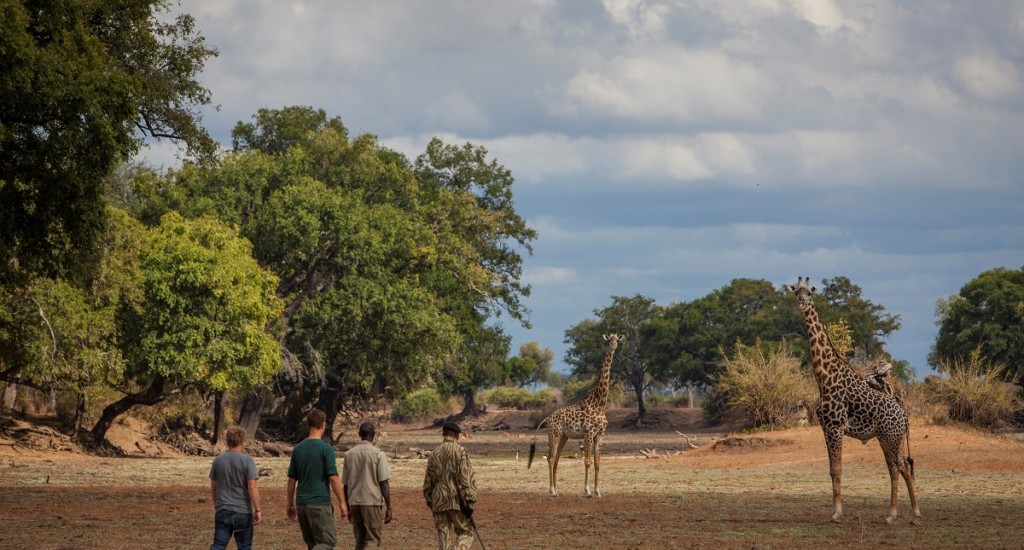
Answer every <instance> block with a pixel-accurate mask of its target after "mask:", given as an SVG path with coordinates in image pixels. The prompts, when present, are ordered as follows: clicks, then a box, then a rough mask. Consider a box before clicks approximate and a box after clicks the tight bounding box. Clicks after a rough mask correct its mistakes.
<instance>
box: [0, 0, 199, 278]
mask: <svg viewBox="0 0 1024 550" xmlns="http://www.w3.org/2000/svg"><path fill="white" fill-rule="evenodd" d="M171 6H172V3H171V2H170V1H168V0H109V1H104V2H95V1H91V0H55V1H46V2H42V1H24V2H12V1H5V2H2V3H0V151H2V152H3V154H2V155H0V235H2V238H0V285H7V286H8V288H10V286H9V285H21V284H24V283H25V281H26V279H28V278H30V277H32V276H34V275H39V276H48V277H55V276H60V275H62V274H66V273H68V272H70V274H72V275H75V274H80V273H82V272H85V271H87V270H88V269H89V266H91V265H92V264H93V263H94V262H95V261H96V260H97V258H96V248H95V243H96V239H97V237H98V236H99V235H100V234H101V233H102V229H103V225H104V222H105V217H104V208H103V200H102V182H103V178H104V177H105V176H106V175H107V174H108V173H109V172H110V171H111V170H112V169H113V168H114V167H115V166H116V165H117V164H118V163H120V162H122V161H124V160H126V159H127V158H129V157H130V156H131V155H132V154H133V153H134V152H136V151H137V150H138V148H139V146H140V145H141V144H142V143H143V140H144V139H146V138H171V139H176V140H180V141H182V142H183V143H185V144H186V145H187V147H188V149H189V152H190V153H193V154H195V155H196V156H200V157H208V156H210V155H212V153H213V151H214V149H215V144H214V142H213V141H212V140H211V139H210V138H209V136H208V135H207V134H206V133H205V131H204V130H202V128H201V127H200V115H199V111H198V108H199V107H200V106H201V105H205V104H207V103H209V99H210V98H209V92H208V91H207V90H206V89H205V88H203V87H202V86H201V85H200V84H199V83H198V81H197V80H196V77H197V75H198V74H199V72H200V71H201V70H202V68H203V64H204V62H205V60H206V59H208V58H209V57H210V56H212V55H215V54H216V52H215V51H214V50H213V49H212V48H210V47H208V46H207V45H206V44H205V42H204V40H203V38H202V36H200V35H199V34H198V33H197V32H195V30H194V21H193V19H192V18H191V17H190V16H188V15H179V16H177V17H173V18H172V17H170V11H169V8H170V7H171ZM10 292H14V291H12V290H8V293H10Z"/></svg>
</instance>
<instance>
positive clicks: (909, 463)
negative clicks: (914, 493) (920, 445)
mask: <svg viewBox="0 0 1024 550" xmlns="http://www.w3.org/2000/svg"><path fill="white" fill-rule="evenodd" d="M907 466H909V467H910V479H914V458H913V457H912V456H910V418H909V417H908V418H907Z"/></svg>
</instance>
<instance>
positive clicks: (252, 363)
mask: <svg viewBox="0 0 1024 550" xmlns="http://www.w3.org/2000/svg"><path fill="white" fill-rule="evenodd" d="M140 271H141V286H142V288H141V296H140V297H139V300H138V301H135V302H125V303H123V306H122V307H121V309H120V312H119V314H118V317H119V321H118V322H119V326H120V332H121V337H120V338H119V344H120V348H121V351H122V354H123V356H124V358H125V368H124V372H123V376H122V377H121V378H120V384H119V387H120V389H121V390H122V391H123V392H124V397H122V398H120V399H118V400H117V401H115V402H113V403H111V404H109V405H107V407H106V408H104V410H103V413H102V414H101V416H100V418H99V420H98V421H97V422H96V425H95V426H94V427H93V428H92V437H93V438H94V440H96V441H101V440H102V439H103V438H104V437H105V435H106V432H107V430H108V429H109V428H110V425H111V424H112V423H113V421H114V420H115V419H116V418H117V417H118V416H120V415H121V414H123V413H125V412H127V411H128V410H129V409H131V408H132V407H134V406H136V405H154V404H156V403H159V402H160V401H162V400H164V399H166V398H167V397H168V396H170V395H172V394H174V393H177V392H180V391H182V390H183V389H185V388H188V387H195V388H198V389H201V390H208V391H214V392H222V391H225V390H227V389H228V388H230V387H246V386H253V385H258V384H263V383H265V382H267V381H268V380H269V379H270V378H271V377H272V376H273V375H274V373H275V372H276V371H277V369H278V368H279V366H280V350H279V347H278V344H277V341H276V339H274V338H273V337H272V336H271V335H269V334H268V333H267V328H268V324H269V323H270V322H271V321H272V320H273V319H275V318H276V317H277V315H279V313H280V309H281V304H280V300H278V298H277V297H276V296H275V295H274V289H275V288H276V286H277V278H276V277H275V276H274V275H273V274H271V273H269V272H268V271H266V270H264V269H263V268H261V267H260V266H259V265H257V263H256V261H255V260H254V259H253V258H252V254H251V245H250V244H249V242H248V241H247V240H245V239H242V238H240V237H239V236H238V233H237V231H236V230H235V229H233V228H231V227H228V226H227V225H225V224H223V223H222V222H219V221H217V220H214V219H212V218H201V219H197V220H187V219H184V218H182V217H181V216H180V215H178V214H177V213H170V214H167V215H166V216H164V218H163V219H162V220H161V222H160V224H159V225H158V226H157V227H156V228H154V229H153V232H152V236H151V238H150V240H149V242H148V246H146V248H145V249H144V250H143V251H142V254H141V256H140Z"/></svg>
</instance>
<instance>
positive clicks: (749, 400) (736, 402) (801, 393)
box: [715, 339, 817, 426]
mask: <svg viewBox="0 0 1024 550" xmlns="http://www.w3.org/2000/svg"><path fill="white" fill-rule="evenodd" d="M722 356H723V358H722V360H721V363H720V366H721V373H720V374H719V375H718V380H717V384H716V385H715V391H716V393H717V394H718V395H719V396H720V397H721V399H722V400H723V402H724V404H725V407H726V408H727V409H728V410H729V412H731V413H733V414H735V415H737V416H739V417H741V418H743V419H745V420H747V421H748V422H750V423H751V425H753V426H765V425H767V426H776V425H782V424H784V423H785V422H787V421H788V420H789V419H790V417H791V416H792V415H793V413H794V412H795V411H797V410H798V409H799V407H800V406H801V404H803V403H809V402H810V401H811V400H812V399H814V398H815V396H816V393H817V390H816V387H815V385H814V381H813V380H812V379H811V377H810V376H809V375H808V374H807V373H805V372H804V371H803V370H802V369H801V368H800V360H799V359H798V358H797V357H796V355H795V354H794V353H793V350H792V349H791V348H790V346H789V344H787V343H785V342H783V343H781V344H778V345H771V344H765V343H762V342H761V340H760V339H759V340H757V342H755V343H754V345H752V346H748V345H745V344H742V343H740V342H737V343H736V348H735V351H734V353H733V355H732V356H731V357H730V356H728V355H727V354H725V352H724V351H723V353H722Z"/></svg>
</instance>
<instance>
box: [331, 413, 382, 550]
mask: <svg viewBox="0 0 1024 550" xmlns="http://www.w3.org/2000/svg"><path fill="white" fill-rule="evenodd" d="M374 436H376V428H375V427H374V425H373V422H363V423H362V424H360V425H359V439H360V441H359V443H357V444H356V445H355V446H354V447H352V448H351V449H349V450H348V451H346V452H345V463H344V466H342V472H341V484H342V486H343V487H344V491H345V499H346V501H347V502H348V510H349V520H350V521H351V522H352V532H353V533H354V534H355V537H356V550H363V549H364V548H366V547H367V544H368V543H371V542H374V543H376V547H377V548H381V547H382V546H383V540H382V537H381V532H382V531H383V528H384V525H383V524H384V523H391V519H392V512H391V486H390V483H389V482H388V480H390V479H391V470H390V468H389V467H388V457H387V456H386V455H385V454H384V453H383V452H381V451H380V450H379V449H377V448H376V447H374V446H373V438H374ZM382 505H383V508H384V510H383V514H382V513H381V512H382V510H381V508H382ZM382 517H383V523H382V521H381V519H382Z"/></svg>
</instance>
